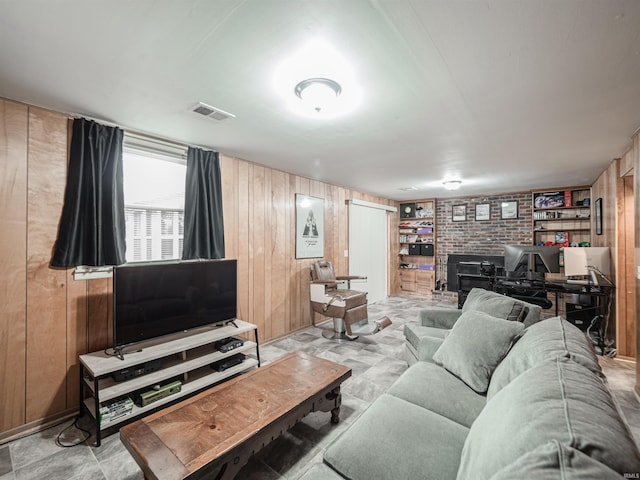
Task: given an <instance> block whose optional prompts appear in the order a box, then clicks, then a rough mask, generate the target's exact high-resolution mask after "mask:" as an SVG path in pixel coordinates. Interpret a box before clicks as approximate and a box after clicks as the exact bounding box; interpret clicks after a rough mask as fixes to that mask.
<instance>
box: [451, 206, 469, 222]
mask: <svg viewBox="0 0 640 480" xmlns="http://www.w3.org/2000/svg"><path fill="white" fill-rule="evenodd" d="M451 220H453V221H454V222H465V221H466V220H467V206H466V205H454V206H453V208H452V212H451Z"/></svg>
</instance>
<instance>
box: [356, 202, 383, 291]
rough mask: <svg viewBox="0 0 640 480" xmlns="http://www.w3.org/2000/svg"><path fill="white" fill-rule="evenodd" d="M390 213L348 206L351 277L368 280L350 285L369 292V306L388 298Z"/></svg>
mask: <svg viewBox="0 0 640 480" xmlns="http://www.w3.org/2000/svg"><path fill="white" fill-rule="evenodd" d="M387 243H388V237H387V212H386V210H383V209H380V208H375V207H368V206H362V205H355V204H353V203H350V204H349V275H363V276H366V277H367V280H364V281H363V280H356V281H354V282H352V283H351V288H352V289H353V290H362V291H366V292H368V296H367V298H368V300H369V303H374V302H377V301H378V300H382V299H383V298H386V297H387V295H388V292H387V247H388V245H387Z"/></svg>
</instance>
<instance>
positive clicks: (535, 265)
mask: <svg viewBox="0 0 640 480" xmlns="http://www.w3.org/2000/svg"><path fill="white" fill-rule="evenodd" d="M504 269H505V270H506V272H507V276H510V277H512V278H525V279H527V280H542V279H544V274H545V273H547V272H549V273H559V272H560V248H559V247H543V246H538V245H505V246H504Z"/></svg>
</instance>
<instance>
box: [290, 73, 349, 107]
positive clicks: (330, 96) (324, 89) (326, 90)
mask: <svg viewBox="0 0 640 480" xmlns="http://www.w3.org/2000/svg"><path fill="white" fill-rule="evenodd" d="M294 91H295V93H296V95H297V96H298V98H300V99H301V100H302V101H303V102H305V103H307V104H309V105H310V106H311V107H312V108H313V109H314V110H315V111H316V112H318V113H319V112H320V111H321V110H322V109H323V108H325V107H326V106H327V105H329V104H331V103H333V102H334V101H335V100H336V98H338V97H339V96H340V93H342V87H340V84H339V83H338V82H336V81H334V80H331V79H330V78H307V79H306V80H303V81H301V82H300V83H298V84H297V85H296V87H295V89H294Z"/></svg>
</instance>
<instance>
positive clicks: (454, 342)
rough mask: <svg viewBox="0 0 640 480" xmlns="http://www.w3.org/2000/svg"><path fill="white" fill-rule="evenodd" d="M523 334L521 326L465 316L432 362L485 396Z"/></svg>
mask: <svg viewBox="0 0 640 480" xmlns="http://www.w3.org/2000/svg"><path fill="white" fill-rule="evenodd" d="M523 330H524V325H523V324H522V323H519V322H510V321H508V320H503V319H501V318H495V317H492V316H491V315H489V314H486V313H484V312H478V311H469V312H464V313H463V314H462V315H460V318H458V321H457V322H456V323H455V324H454V325H453V328H452V329H451V332H450V333H449V335H448V336H447V337H446V338H445V339H444V341H443V342H442V345H440V347H439V348H438V350H436V352H435V353H434V354H433V361H434V362H435V363H437V364H438V365H440V366H442V367H444V368H446V369H447V370H448V371H449V372H451V373H452V374H454V375H455V376H457V377H458V378H460V380H462V381H463V382H464V383H466V384H467V385H468V386H469V387H470V388H472V389H473V390H474V391H476V392H477V393H485V392H486V391H487V388H488V387H489V380H490V379H491V374H492V373H493V370H494V369H495V368H496V366H498V364H499V363H500V361H501V360H502V359H503V358H504V356H505V355H506V354H507V352H508V351H509V348H511V345H512V344H513V342H514V341H515V340H516V339H517V338H518V336H519V335H520V334H521V333H522V331H523Z"/></svg>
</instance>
